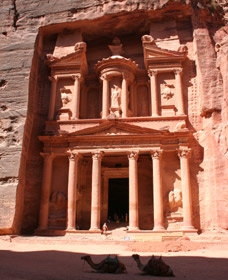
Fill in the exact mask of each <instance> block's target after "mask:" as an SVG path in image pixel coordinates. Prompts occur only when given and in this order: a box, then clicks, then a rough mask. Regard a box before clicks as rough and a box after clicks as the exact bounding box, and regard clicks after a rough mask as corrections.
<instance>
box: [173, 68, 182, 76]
mask: <svg viewBox="0 0 228 280" xmlns="http://www.w3.org/2000/svg"><path fill="white" fill-rule="evenodd" d="M182 71H183V69H182V68H176V69H173V72H174V74H175V75H182V73H183V72H182Z"/></svg>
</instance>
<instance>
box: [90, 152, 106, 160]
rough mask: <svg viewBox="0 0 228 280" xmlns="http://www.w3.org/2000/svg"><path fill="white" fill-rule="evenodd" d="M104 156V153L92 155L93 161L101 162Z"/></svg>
mask: <svg viewBox="0 0 228 280" xmlns="http://www.w3.org/2000/svg"><path fill="white" fill-rule="evenodd" d="M103 156H104V152H101V151H98V152H94V153H92V158H93V160H101V159H102V157H103Z"/></svg>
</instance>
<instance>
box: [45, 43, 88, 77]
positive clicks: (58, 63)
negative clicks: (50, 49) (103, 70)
mask: <svg viewBox="0 0 228 280" xmlns="http://www.w3.org/2000/svg"><path fill="white" fill-rule="evenodd" d="M74 50H75V52H73V53H70V54H67V55H66V56H63V57H60V58H59V57H55V56H53V55H51V54H48V55H47V59H48V60H47V61H46V64H47V65H48V67H49V68H51V69H52V71H54V72H58V70H64V69H70V70H71V71H72V70H76V71H77V72H81V73H82V74H86V73H87V72H88V64H87V59H86V43H85V42H78V43H76V45H75V46H74Z"/></svg>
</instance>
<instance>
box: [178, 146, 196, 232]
mask: <svg viewBox="0 0 228 280" xmlns="http://www.w3.org/2000/svg"><path fill="white" fill-rule="evenodd" d="M190 151H191V150H190V149H189V148H187V147H185V148H184V147H182V148H180V149H179V150H178V155H179V157H180V168H181V185H182V197H183V218H184V225H183V229H184V230H193V229H194V227H193V224H192V193H191V182H190V169H189V160H188V159H189V156H190Z"/></svg>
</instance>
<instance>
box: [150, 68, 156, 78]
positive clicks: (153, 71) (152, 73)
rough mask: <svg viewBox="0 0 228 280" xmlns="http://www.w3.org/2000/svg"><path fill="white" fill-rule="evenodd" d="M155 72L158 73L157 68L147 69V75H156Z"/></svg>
mask: <svg viewBox="0 0 228 280" xmlns="http://www.w3.org/2000/svg"><path fill="white" fill-rule="evenodd" d="M157 74H158V70H152V69H149V70H148V75H149V77H152V76H155V77H156V76H157Z"/></svg>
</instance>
